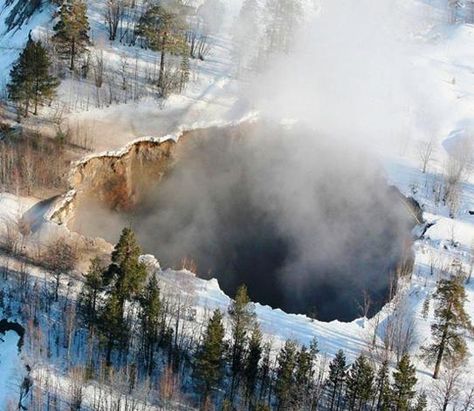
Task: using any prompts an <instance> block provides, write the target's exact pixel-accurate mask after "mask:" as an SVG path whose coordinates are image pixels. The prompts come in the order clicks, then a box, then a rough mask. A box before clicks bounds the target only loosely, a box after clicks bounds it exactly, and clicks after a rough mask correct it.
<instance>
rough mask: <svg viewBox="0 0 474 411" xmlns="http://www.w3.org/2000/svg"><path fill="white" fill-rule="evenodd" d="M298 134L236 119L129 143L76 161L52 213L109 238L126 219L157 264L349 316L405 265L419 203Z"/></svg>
mask: <svg viewBox="0 0 474 411" xmlns="http://www.w3.org/2000/svg"><path fill="white" fill-rule="evenodd" d="M303 138H305V139H306V138H307V137H306V136H305V131H300V130H298V131H297V133H295V132H293V131H288V130H283V129H281V128H278V127H273V128H272V127H267V126H265V127H260V128H259V127H257V126H255V125H252V126H249V125H245V126H243V125H239V126H238V127H226V128H209V129H201V130H194V131H188V132H185V133H183V134H182V135H181V136H180V138H179V141H178V142H176V141H175V140H172V139H168V140H166V141H154V140H142V141H137V142H134V143H133V144H130V145H129V146H127V147H126V148H124V149H123V150H122V151H120V152H118V153H107V154H103V155H99V156H95V157H92V158H89V159H87V160H85V161H82V162H81V163H79V164H77V165H76V167H75V168H74V170H73V172H72V174H71V178H70V181H71V187H72V189H71V192H70V194H69V196H68V197H67V198H66V200H65V201H63V203H62V206H61V207H60V208H58V209H57V211H56V212H55V214H54V218H55V219H56V220H57V221H59V222H63V223H67V224H68V227H69V228H70V229H71V230H73V231H76V232H80V233H82V234H84V235H86V236H88V237H101V238H105V239H106V240H108V241H109V242H111V243H114V242H115V241H116V240H117V239H118V235H119V233H120V231H121V229H122V227H124V226H126V225H131V226H132V227H133V228H134V230H135V231H136V233H137V235H138V238H139V241H140V243H141V244H142V246H143V249H144V251H145V252H147V253H151V254H154V255H155V256H156V257H157V258H158V259H159V260H160V261H161V262H162V263H163V265H165V266H171V267H174V268H180V267H181V264H182V260H183V259H186V261H187V262H192V267H193V268H194V270H195V272H197V273H198V274H199V275H201V276H204V277H209V278H210V277H216V278H218V280H219V283H220V285H221V287H222V288H223V290H224V291H225V292H226V293H228V294H229V295H232V294H233V293H234V292H235V289H236V288H237V287H238V286H239V285H240V284H242V283H245V284H247V285H248V287H249V290H250V295H251V297H252V298H253V299H254V300H255V301H258V302H261V303H264V304H268V305H271V306H272V307H279V308H282V309H284V310H286V311H289V312H299V313H307V314H308V313H310V314H312V315H315V316H317V317H318V318H320V319H323V320H331V319H334V318H337V319H341V320H351V319H353V318H356V317H357V316H359V315H360V314H361V313H360V306H362V305H363V299H364V298H365V297H364V296H365V294H366V293H369V294H370V298H371V300H372V308H371V312H369V313H368V314H369V315H370V314H373V313H374V312H376V311H377V310H378V308H380V307H381V305H383V303H384V302H385V301H386V300H387V297H388V294H389V292H390V289H393V287H392V286H393V284H392V282H393V279H394V277H396V271H397V270H400V269H401V268H402V271H406V272H409V271H410V270H411V264H412V260H411V249H410V247H411V237H410V229H411V228H412V227H413V225H414V224H416V223H419V219H420V210H418V209H417V208H416V204H413V203H412V202H410V201H409V200H407V199H405V198H404V197H403V196H402V195H401V194H400V193H399V192H398V190H396V189H395V188H390V187H388V186H387V184H386V182H385V180H384V179H383V178H382V177H380V172H379V170H378V169H377V168H376V167H374V166H373V165H372V164H370V163H372V161H367V158H365V157H364V156H363V155H361V156H360V158H355V155H357V154H354V151H353V150H352V151H351V150H349V149H344V148H341V146H340V145H337V144H334V142H332V141H328V140H325V139H324V138H323V139H306V140H304V143H305V144H302V139H303ZM320 140H321V141H320ZM348 154H350V156H351V157H348ZM188 267H189V266H188ZM268 284H272V285H273V287H271V288H269V287H268Z"/></svg>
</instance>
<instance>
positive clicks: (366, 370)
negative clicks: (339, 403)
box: [346, 355, 374, 410]
mask: <svg viewBox="0 0 474 411" xmlns="http://www.w3.org/2000/svg"><path fill="white" fill-rule="evenodd" d="M373 382H374V370H373V369H372V366H371V365H370V364H369V362H368V360H367V358H366V357H365V356H364V355H360V356H359V357H358V358H357V359H356V361H355V362H354V364H352V366H351V368H350V370H349V372H348V373H347V381H346V385H347V396H348V400H349V404H348V405H349V409H350V410H359V409H362V408H364V407H365V406H366V405H367V402H368V401H369V399H371V398H372V396H373V395H374V389H373Z"/></svg>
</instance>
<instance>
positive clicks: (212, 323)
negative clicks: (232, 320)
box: [194, 310, 225, 404]
mask: <svg viewBox="0 0 474 411" xmlns="http://www.w3.org/2000/svg"><path fill="white" fill-rule="evenodd" d="M224 351H225V344H224V325H223V324H222V313H221V312H220V311H219V310H215V311H214V314H213V315H212V317H211V318H210V320H209V323H208V325H207V329H206V332H205V334H204V337H203V341H202V343H201V346H200V348H199V350H198V352H197V354H196V362H195V367H194V376H195V379H196V381H197V383H198V386H199V389H200V390H201V391H200V392H201V393H202V400H203V401H202V402H203V404H206V403H207V401H208V398H209V395H210V394H211V390H212V389H213V388H214V387H216V386H217V385H218V384H219V382H220V381H221V379H222V376H223V364H224Z"/></svg>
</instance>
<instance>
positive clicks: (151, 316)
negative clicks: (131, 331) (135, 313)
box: [140, 275, 161, 375]
mask: <svg viewBox="0 0 474 411" xmlns="http://www.w3.org/2000/svg"><path fill="white" fill-rule="evenodd" d="M140 306H141V313H140V322H141V328H142V332H143V346H144V357H145V361H146V368H147V370H148V374H149V375H151V372H152V370H153V367H154V352H155V349H156V345H157V344H158V339H159V334H160V328H161V300H160V289H159V287H158V281H157V279H156V276H154V275H153V276H151V278H150V280H149V282H148V285H147V287H146V289H145V292H144V293H143V296H142V298H141V299H140Z"/></svg>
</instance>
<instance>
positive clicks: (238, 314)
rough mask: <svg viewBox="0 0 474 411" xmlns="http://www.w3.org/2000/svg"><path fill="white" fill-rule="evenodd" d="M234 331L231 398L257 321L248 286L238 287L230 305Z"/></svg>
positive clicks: (229, 311) (236, 386)
mask: <svg viewBox="0 0 474 411" xmlns="http://www.w3.org/2000/svg"><path fill="white" fill-rule="evenodd" d="M228 314H229V317H230V323H231V331H232V346H231V372H232V379H231V389H230V399H231V401H232V400H233V398H234V392H235V389H236V388H238V385H239V380H240V376H241V372H242V370H243V360H244V354H245V348H246V346H247V339H248V333H249V331H250V330H251V329H252V325H253V323H254V322H255V307H254V305H253V304H252V303H251V301H250V298H249V296H248V293H247V287H246V286H245V285H242V286H240V287H239V288H238V290H237V292H236V294H235V299H234V300H233V301H232V303H231V304H230V306H229V309H228Z"/></svg>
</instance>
